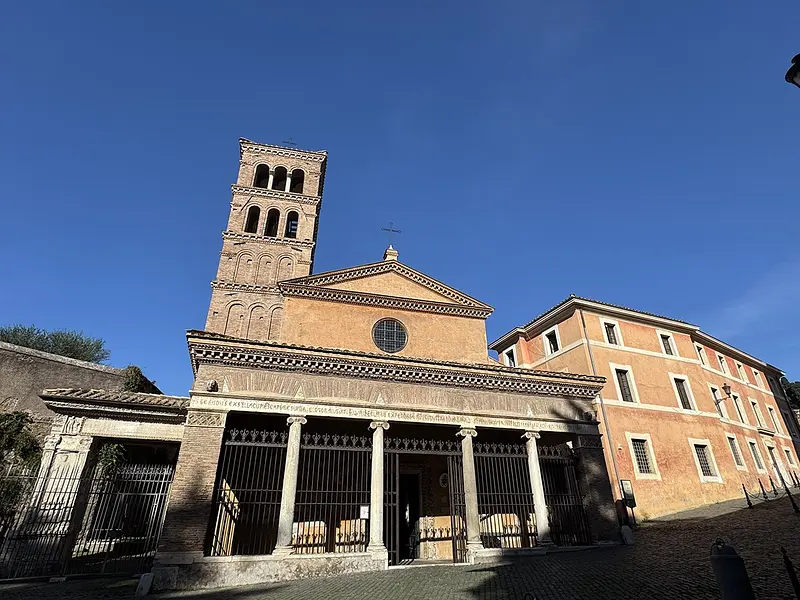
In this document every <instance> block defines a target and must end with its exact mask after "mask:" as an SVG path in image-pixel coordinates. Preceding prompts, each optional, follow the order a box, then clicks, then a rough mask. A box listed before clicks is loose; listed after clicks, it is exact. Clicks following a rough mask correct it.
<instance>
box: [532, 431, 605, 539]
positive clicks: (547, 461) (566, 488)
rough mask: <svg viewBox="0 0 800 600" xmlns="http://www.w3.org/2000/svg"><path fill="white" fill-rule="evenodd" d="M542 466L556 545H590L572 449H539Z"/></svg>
mask: <svg viewBox="0 0 800 600" xmlns="http://www.w3.org/2000/svg"><path fill="white" fill-rule="evenodd" d="M539 465H540V468H541V471H542V480H543V483H544V497H545V502H546V503H547V509H548V515H549V520H550V536H551V537H552V539H553V542H555V543H556V544H557V545H559V546H582V545H587V544H591V543H592V536H591V533H590V530H589V520H588V518H587V517H586V511H585V509H584V505H583V496H582V494H581V492H580V488H579V487H578V480H577V476H576V472H575V470H576V461H575V457H574V456H573V454H572V450H571V449H570V448H569V447H568V446H566V445H560V446H539Z"/></svg>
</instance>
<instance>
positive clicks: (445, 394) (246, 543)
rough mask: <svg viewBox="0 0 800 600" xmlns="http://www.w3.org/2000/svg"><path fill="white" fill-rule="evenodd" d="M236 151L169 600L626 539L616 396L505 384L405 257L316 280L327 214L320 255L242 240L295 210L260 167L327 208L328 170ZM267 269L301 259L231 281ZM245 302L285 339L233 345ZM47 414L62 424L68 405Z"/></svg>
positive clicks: (159, 573) (462, 303)
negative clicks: (619, 502)
mask: <svg viewBox="0 0 800 600" xmlns="http://www.w3.org/2000/svg"><path fill="white" fill-rule="evenodd" d="M241 151H242V153H241V167H240V176H239V183H238V185H236V186H234V188H233V189H234V192H233V193H234V197H233V202H232V208H231V210H232V214H231V218H230V220H229V223H231V224H234V225H236V227H235V228H234V229H233V230H231V231H227V232H225V234H224V235H223V240H224V247H223V253H222V255H221V259H220V261H221V262H220V268H219V271H218V273H219V275H218V279H217V280H216V281H214V282H213V283H212V288H213V293H212V301H211V306H210V309H209V315H208V321H207V323H206V329H205V330H203V331H198V330H192V331H189V332H188V334H187V335H188V344H189V353H190V357H191V362H192V368H193V370H194V375H195V382H194V386H193V388H192V390H191V392H190V395H189V398H188V400H186V401H185V404H184V405H182V406H181V408H180V409H181V410H182V411H183V413H184V414H185V419H183V420H182V422H181V424H180V425H176V424H174V422H173V424H171V425H169V427H171V429H169V432H170V435H171V436H172V438H171V439H176V440H179V441H180V451H179V455H178V459H177V465H176V469H175V476H174V482H173V484H172V488H171V491H170V499H169V505H168V509H167V514H166V518H165V521H164V524H163V532H162V534H161V537H160V542H159V546H158V552H157V553H156V555H155V557H154V566H153V573H154V576H155V577H154V587H155V589H180V588H198V587H213V586H222V585H233V584H244V583H256V582H260V581H278V580H281V579H286V578H292V577H312V576H315V575H316V574H320V573H325V574H330V573H333V572H337V571H339V572H348V573H350V572H356V571H364V570H377V569H385V568H387V567H389V566H391V565H397V564H403V563H408V562H416V561H455V562H488V561H492V560H496V559H498V558H499V557H500V556H503V555H508V554H510V553H536V552H541V551H542V550H543V547H544V546H546V545H549V544H554V543H555V544H560V545H584V544H591V543H594V542H596V541H597V540H600V539H610V538H613V537H614V536H615V530H616V515H615V512H614V507H613V503H612V498H611V490H610V486H609V482H608V475H607V473H606V468H605V462H604V459H603V452H602V447H601V444H600V436H599V431H598V426H597V421H596V419H595V415H594V412H593V401H594V399H595V398H596V397H597V394H598V391H599V390H600V388H601V386H602V384H603V381H604V380H603V378H600V377H593V376H588V375H576V374H569V373H554V372H542V371H536V370H534V369H519V368H514V367H509V366H503V365H501V364H499V363H498V362H497V361H495V360H493V359H491V358H490V357H489V356H488V353H487V348H486V331H485V319H486V318H487V317H488V316H489V315H490V314H491V312H492V310H493V309H492V308H491V307H490V306H488V305H486V304H484V303H482V302H480V301H479V300H476V299H475V298H472V297H470V296H468V295H466V294H464V293H462V292H460V291H458V290H456V289H453V288H451V287H449V286H448V285H446V284H444V283H442V282H440V281H437V280H435V279H433V278H431V277H429V276H427V275H425V274H424V273H421V272H419V271H417V270H415V269H413V268H411V267H409V266H407V265H405V264H403V263H401V262H400V261H399V260H398V254H397V252H396V251H395V250H394V249H393V248H391V247H390V248H389V249H388V250H387V251H386V254H385V256H384V260H382V261H380V262H376V263H371V264H367V265H362V266H357V267H353V268H347V269H342V270H338V271H331V272H326V273H320V274H315V275H311V274H310V273H311V262H312V259H313V256H314V254H313V247H314V244H315V239H316V231H317V227H316V217H317V215H318V208H319V207H318V205H319V201H320V200H321V198H319V197H315V196H308V195H305V196H303V197H302V200H303V204H302V211H303V219H304V220H303V223H304V225H303V227H301V228H300V229H299V230H298V234H299V235H302V236H306V237H298V238H296V239H295V238H292V239H283V238H280V239H275V238H270V237H264V236H252V235H251V236H243V235H242V234H241V233H240V228H241V225H239V224H240V223H241V222H242V220H243V219H244V216H243V215H241V214H240V213H239V212H237V211H241V209H242V207H244V206H245V204H246V203H247V202H248V201H250V199H251V198H252V197H255V196H257V197H259V198H261V197H263V198H264V201H263V204H264V205H265V206H267V205H270V206H271V205H280V206H281V207H282V208H281V211H282V213H283V212H284V209H285V210H286V211H288V210H291V209H292V207H293V206H295V204H292V203H296V202H297V200H296V198H295V197H294V195H292V194H287V193H285V192H280V191H279V190H278V191H275V188H274V186H273V187H272V188H269V189H266V188H263V187H257V188H254V187H251V186H252V185H253V182H254V181H256V180H258V179H259V177H258V176H257V173H256V172H257V171H258V168H259V165H263V164H266V163H269V164H280V163H284V164H285V163H287V162H289V163H291V164H292V165H295V164H296V165H297V168H298V169H299V168H302V169H303V172H304V173H305V186H306V188H305V189H306V190H307V191H308V190H317V189H318V190H321V189H322V178H323V176H324V172H325V160H326V155H325V154H324V153H319V152H305V151H300V150H297V149H293V148H278V147H275V146H268V145H261V144H254V143H252V142H249V141H246V140H243V141H242V144H241ZM293 168H294V167H293ZM306 224H308V226H306ZM275 246H279V247H278V248H275ZM267 251H268V252H269V254H270V255H271V256H278V255H282V254H285V255H286V256H291V257H292V261H293V264H294V265H295V268H294V274H293V277H295V278H293V279H285V280H282V281H281V280H280V277H279V278H278V279H279V280H278V282H277V284H264V285H262V284H261V283H257V284H251V283H239V282H237V281H235V279H234V278H233V277H232V276H231V275H232V273H233V269H232V268H231V265H235V264H236V262H235V261H236V259H237V257H238V256H239V255H241V254H242V253H250V254H252V255H253V256H261V255H263V254H265V253H266V252H267ZM231 261H233V262H231ZM234 302H235V303H239V304H240V305H241V306H242V307H243V311H242V314H245V315H249V314H251V311H250V310H249V308H250V307H251V306H253V305H256V304H257V305H261V306H271V307H280V308H281V310H282V318H281V327H280V331H279V333H277V334H276V335H272V334H270V336H269V339H267V337H266V336H263V335H262V334H258V333H255V334H253V335H250V334H249V333H246V332H252V331H256V332H257V331H261V330H260V329H258V328H253V327H250V328H248V327H247V326H243V327H242V328H241V329H240V330H239V333H238V334H236V335H232V334H231V333H230V331H229V329H226V325H225V323H226V321H225V317H226V315H225V307H227V306H230V305H231V304H232V303H234ZM245 325H246V324H245ZM564 351H568V350H567V349H566V348H565V349H564ZM575 351H583V350H582V347H581V348H577V349H576V350H575ZM534 360H535V358H534V359H531V360H530V361H528V362H533V361H534ZM62 392H63V391H62ZM136 396H137V398H138V399H134V400H131V398H127V399H126V400H125V402H120V403H118V404H119V405H120V406H123V405H124V406H132V403H133V402H139V405H138V410H139V412H140V413H141V412H142V408H141V407H142V406H144V405H145V404H147V403H150V404H153V405H155V403H157V402H158V400H157V398H152V397H149V398H143V397H142V396H144V395H136ZM77 402H78V401H75V402H74V403H72V405H71V406H72V408H71V409H70V410H72V411H73V413H74V412H75V411H76V410H78V409H77V408H76V407H77ZM81 402H83V404H84V405H85V404H86V402H85V400H82V401H81ZM51 404H52V406H53V407H54V408H55V409H56V410H62V408H60V407H64V406H67V405H69V404H70V400H69V394H68V393H61V394H60V395H59V399H58V401H57V402H56V401H55V400H53V401H52V402H51ZM124 406H123V408H119V407H118V410H120V411H122V412H124V410H125V408H124ZM120 414H122V413H120ZM91 418H92V417H91V416H90V415H87V419H88V420H91ZM88 420H87V422H88ZM140 420H141V421H142V423H141V424H140V425H139V426H137V427H138V428H137V429H136V431H137V432H138V435H140V436H144V435H150V436H151V437H153V438H156V437H157V433H158V431H159V427H161V428H162V431H166V430H165V429H163V428H164V427H167V425H166V424H163V425H162V424H159V422H158V420H159V418H158V416H157V414H155V411H154V412H153V416H151V417H150V421H148V422H146V423H145V422H144V419H143V418H142V419H140ZM126 427H127V430H131V431H132V429H131V427H130V425H129V424H126V425H125V427H123V426H120V427H118V429H119V430H120V431H122V430H126V429H125V428H126ZM143 432H146V433H143Z"/></svg>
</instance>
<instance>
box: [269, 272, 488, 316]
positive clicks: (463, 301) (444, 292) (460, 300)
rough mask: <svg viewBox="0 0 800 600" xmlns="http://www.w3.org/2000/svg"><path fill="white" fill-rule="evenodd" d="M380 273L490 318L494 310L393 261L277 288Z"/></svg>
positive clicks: (325, 283)
mask: <svg viewBox="0 0 800 600" xmlns="http://www.w3.org/2000/svg"><path fill="white" fill-rule="evenodd" d="M382 273H397V274H398V275H401V276H403V277H405V278H406V279H409V280H410V281H413V282H414V283H417V284H419V285H421V286H422V287H425V288H427V289H429V290H432V291H434V292H436V293H437V294H440V295H441V296H443V297H445V298H448V299H450V300H452V301H453V303H454V304H459V305H462V306H468V307H470V308H475V309H482V310H485V311H488V312H487V315H488V314H491V312H492V311H493V310H494V309H493V308H492V307H491V306H489V305H488V304H484V303H483V302H481V301H480V300H477V299H475V298H473V297H472V296H468V295H467V294H464V293H463V292H460V291H458V290H457V289H455V288H451V287H450V286H448V285H445V284H443V283H442V282H441V281H437V280H436V279H434V278H432V277H429V276H428V275H425V274H424V273H421V272H419V271H417V270H416V269H412V268H411V267H409V266H408V265H404V264H403V263H401V262H399V261H396V260H384V261H381V262H376V263H370V264H367V265H361V266H358V267H350V268H348V269H340V270H338V271H328V272H326V273H319V274H317V275H309V276H307V277H299V278H296V279H288V280H286V281H284V282H283V283H282V284H281V285H284V284H285V285H292V286H295V285H297V286H304V287H325V286H330V285H334V284H337V283H342V282H345V281H354V280H357V279H363V278H365V277H372V276H375V275H380V274H382ZM440 304H445V303H440Z"/></svg>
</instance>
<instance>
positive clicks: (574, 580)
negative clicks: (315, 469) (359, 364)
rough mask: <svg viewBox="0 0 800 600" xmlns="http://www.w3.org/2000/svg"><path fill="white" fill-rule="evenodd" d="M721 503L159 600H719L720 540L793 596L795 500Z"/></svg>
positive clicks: (31, 590) (117, 591)
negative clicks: (618, 528) (453, 556)
mask: <svg viewBox="0 0 800 600" xmlns="http://www.w3.org/2000/svg"><path fill="white" fill-rule="evenodd" d="M731 506H735V503H733V504H731V503H729V505H728V506H726V505H720V506H716V507H709V508H705V509H703V510H701V511H692V512H690V513H686V514H685V517H684V518H682V519H681V518H672V519H669V520H664V521H660V522H652V523H647V524H645V525H644V526H643V527H642V528H641V529H639V530H638V531H637V532H636V544H635V545H634V546H632V547H622V546H618V547H608V548H597V549H590V550H580V551H572V552H558V553H554V554H549V555H547V556H539V557H530V558H527V559H520V560H516V561H513V562H511V563H509V564H502V565H491V566H440V567H424V568H401V569H390V570H388V571H383V572H380V573H363V574H358V575H350V576H339V577H330V578H325V579H315V580H304V581H296V582H290V583H285V584H274V585H262V586H249V587H239V588H228V589H224V590H216V591H203V592H182V593H170V594H161V595H157V596H154V600H167V599H182V600H222V599H225V600H330V599H342V600H347V599H354V600H355V599H361V598H369V599H370V600H406V599H411V598H432V599H434V600H456V599H458V600H460V599H493V600H495V599H496V600H516V599H519V600H522V599H523V598H524V596H525V593H526V592H530V593H531V594H532V595H533V596H534V597H535V598H537V599H538V600H562V599H563V600H566V599H592V600H598V599H604V598H609V599H614V600H626V599H631V598H648V599H649V598H653V599H667V598H668V599H670V600H675V599H677V598H701V599H711V598H713V599H719V597H720V596H719V590H718V588H717V585H716V582H715V579H714V575H713V573H712V571H711V564H710V560H709V548H710V545H711V543H712V542H713V541H714V539H716V538H717V537H718V536H722V537H724V538H725V539H726V540H728V541H729V542H730V543H732V544H733V545H734V546H735V547H736V548H737V549H738V550H739V552H740V553H741V555H742V557H743V558H744V559H745V562H746V564H747V569H748V572H749V574H750V578H751V580H752V582H753V587H754V589H755V591H756V597H757V598H758V599H759V600H764V599H767V598H779V599H783V598H785V599H790V598H791V599H793V598H795V596H794V595H793V594H792V590H791V584H790V582H789V578H788V576H787V574H786V571H785V569H784V566H783V562H782V557H781V553H780V546H784V547H785V548H786V549H787V551H788V552H789V555H790V556H791V557H792V558H793V559H794V560H795V562H796V563H797V565H798V567H800V535H799V534H800V515H795V514H794V513H793V512H792V508H791V505H790V504H789V502H788V499H786V498H783V499H780V500H773V501H770V502H766V503H763V504H759V505H757V506H755V507H754V508H752V509H744V510H738V511H735V512H730V508H731ZM134 589H135V581H132V580H130V579H128V580H83V581H68V582H66V583H59V584H47V583H28V584H21V583H18V584H6V585H3V586H0V598H3V600H23V599H24V600H32V599H43V600H44V599H58V600H85V599H89V598H93V599H98V600H101V599H102V600H122V599H128V598H132V597H133V590H134Z"/></svg>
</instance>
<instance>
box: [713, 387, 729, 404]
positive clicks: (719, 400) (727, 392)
mask: <svg viewBox="0 0 800 600" xmlns="http://www.w3.org/2000/svg"><path fill="white" fill-rule="evenodd" d="M722 391H723V392H725V395H726V396H727V397H728V398H730V397H731V386H730V385H728V382H727V381H726V382H725V383H723V384H722ZM724 400H725V398H717V399H716V400H714V404H716V405H717V406H719V405H720V403H722V402H723V401H724Z"/></svg>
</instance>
